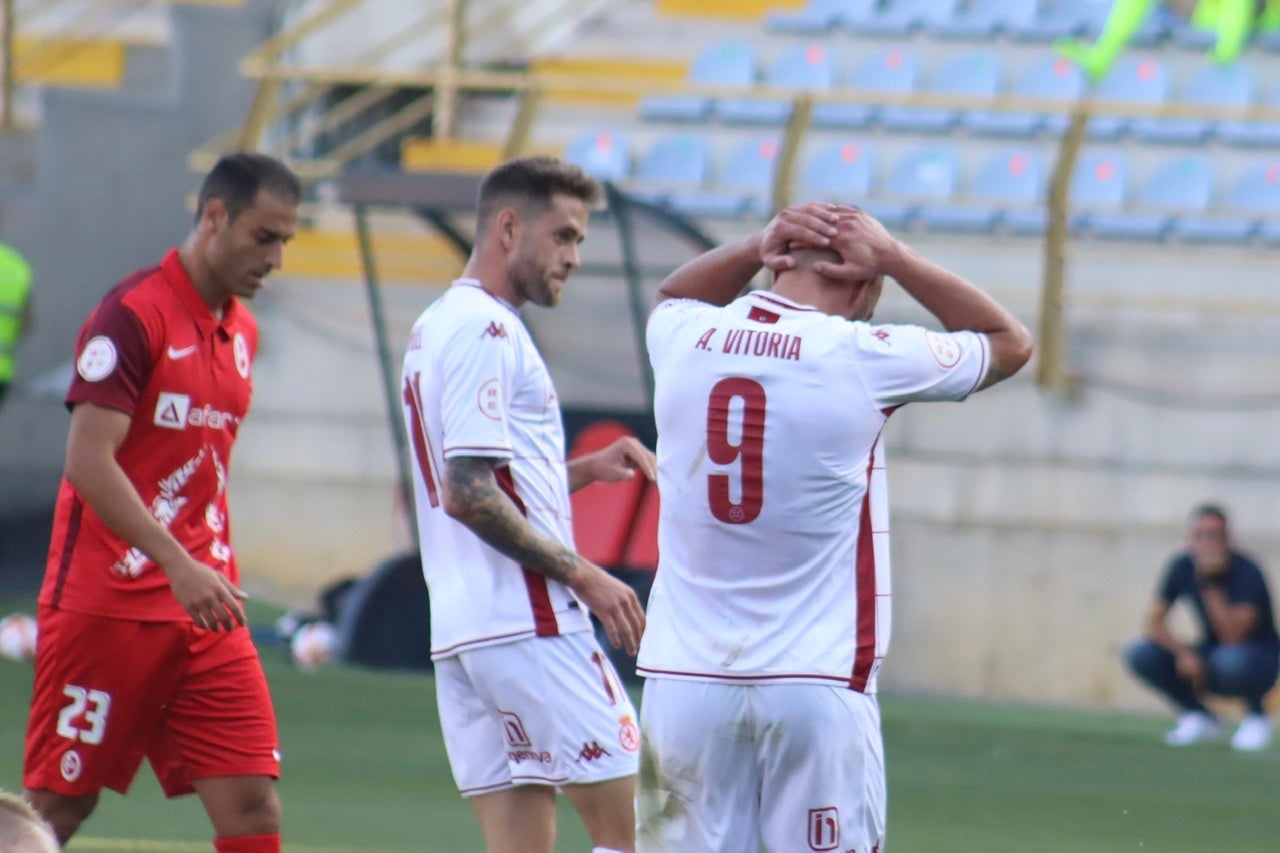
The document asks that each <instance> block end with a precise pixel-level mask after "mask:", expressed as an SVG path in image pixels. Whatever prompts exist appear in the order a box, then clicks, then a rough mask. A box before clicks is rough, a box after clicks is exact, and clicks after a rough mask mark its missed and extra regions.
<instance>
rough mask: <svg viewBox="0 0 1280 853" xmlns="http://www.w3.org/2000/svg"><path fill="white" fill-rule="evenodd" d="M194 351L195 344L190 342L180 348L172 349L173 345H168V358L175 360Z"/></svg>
mask: <svg viewBox="0 0 1280 853" xmlns="http://www.w3.org/2000/svg"><path fill="white" fill-rule="evenodd" d="M195 351H196V345H195V344H192V345H191V346H189V347H183V348H182V349H174V348H173V347H169V358H171V359H173V360H174V361H177V360H178V359H180V358H186V357H187V356H189V355H191V353H193V352H195Z"/></svg>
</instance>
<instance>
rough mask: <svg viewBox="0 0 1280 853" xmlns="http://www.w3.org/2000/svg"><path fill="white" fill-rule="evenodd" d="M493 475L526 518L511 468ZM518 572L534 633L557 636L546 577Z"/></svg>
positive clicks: (508, 467)
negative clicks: (526, 593)
mask: <svg viewBox="0 0 1280 853" xmlns="http://www.w3.org/2000/svg"><path fill="white" fill-rule="evenodd" d="M493 473H494V475H495V476H496V477H497V479H498V485H499V486H501V487H502V490H503V491H504V492H506V493H507V497H509V498H511V500H512V502H513V503H515V505H516V508H517V509H519V510H520V514H521V515H524V516H526V517H527V516H528V515H529V511H528V510H527V509H526V508H525V505H524V501H522V500H520V496H519V495H518V494H516V483H515V480H514V479H513V478H512V476H511V466H510V465H500V466H498V467H497V468H494V469H493ZM520 571H522V572H524V585H525V588H526V589H527V590H528V591H529V606H530V607H532V608H533V628H534V633H536V634H537V635H538V636H539V637H555V636H558V635H559V634H560V625H559V623H558V622H556V611H555V609H554V608H553V607H552V606H551V592H550V590H548V589H547V579H546V577H544V576H543V575H540V574H538V573H537V572H535V571H533V570H532V569H530V568H528V567H526V566H521V567H520Z"/></svg>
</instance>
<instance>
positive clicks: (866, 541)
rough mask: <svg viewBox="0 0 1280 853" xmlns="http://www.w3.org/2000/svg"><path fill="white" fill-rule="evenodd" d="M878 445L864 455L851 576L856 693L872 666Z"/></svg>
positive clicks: (862, 688)
mask: <svg viewBox="0 0 1280 853" xmlns="http://www.w3.org/2000/svg"><path fill="white" fill-rule="evenodd" d="M879 442H880V438H879V436H877V437H876V440H875V441H873V442H872V443H871V450H870V452H869V453H868V454H867V492H866V494H864V495H863V496H862V512H861V513H860V514H859V518H858V556H857V561H858V563H857V567H856V569H855V573H854V576H855V580H854V583H855V584H856V586H857V591H856V594H857V596H858V622H857V635H856V639H857V648H856V651H855V652H854V656H853V675H852V676H851V677H850V678H849V687H850V688H851V689H853V690H857V691H858V692H859V693H861V692H863V691H865V690H866V689H867V681H868V680H870V678H871V668H872V667H873V666H875V662H876V548H875V542H874V540H873V539H872V531H871V471H872V467H873V466H874V465H875V458H876V445H877V444H879Z"/></svg>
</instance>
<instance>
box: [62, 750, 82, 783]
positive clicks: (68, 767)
mask: <svg viewBox="0 0 1280 853" xmlns="http://www.w3.org/2000/svg"><path fill="white" fill-rule="evenodd" d="M83 769H84V762H82V761H81V760H80V753H78V752H76V751H75V750H74V749H68V750H67V751H66V752H64V753H62V760H61V761H60V762H58V770H59V771H60V772H61V773H62V778H63V779H66V780H67V781H68V782H74V781H76V780H77V779H79V778H80V771H81V770H83Z"/></svg>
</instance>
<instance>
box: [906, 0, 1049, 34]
mask: <svg viewBox="0 0 1280 853" xmlns="http://www.w3.org/2000/svg"><path fill="white" fill-rule="evenodd" d="M1039 6H1040V4H1039V3H1038V2H1036V0H1024V2H1021V3H1010V2H1009V0H969V2H968V3H967V4H965V6H964V7H963V8H961V9H959V10H957V11H956V13H955V14H954V15H952V16H951V17H950V18H949V19H947V20H944V21H938V22H936V23H934V24H933V25H932V26H931V27H930V33H931V34H932V35H934V36H936V37H937V38H943V39H975V40H989V39H993V38H995V37H996V36H997V35H999V34H1000V33H1003V32H1006V31H1007V30H1009V29H1010V28H1014V27H1026V26H1028V25H1029V24H1031V23H1032V22H1034V21H1035V20H1036V17H1037V16H1038V15H1039V13H1040V8H1039Z"/></svg>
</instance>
